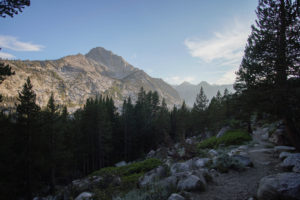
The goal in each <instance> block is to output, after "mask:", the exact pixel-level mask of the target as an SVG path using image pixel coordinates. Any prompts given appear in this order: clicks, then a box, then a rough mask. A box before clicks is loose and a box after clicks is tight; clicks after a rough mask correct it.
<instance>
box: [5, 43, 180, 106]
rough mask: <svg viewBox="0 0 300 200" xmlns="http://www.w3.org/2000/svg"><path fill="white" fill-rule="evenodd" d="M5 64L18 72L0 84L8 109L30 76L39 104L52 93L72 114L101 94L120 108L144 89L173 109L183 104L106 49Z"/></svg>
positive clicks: (167, 89)
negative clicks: (53, 58)
mask: <svg viewBox="0 0 300 200" xmlns="http://www.w3.org/2000/svg"><path fill="white" fill-rule="evenodd" d="M4 62H5V63H7V64H9V65H10V66H11V67H12V69H13V71H15V73H16V74H15V75H14V76H11V77H8V78H7V79H6V80H5V81H4V82H3V83H2V84H1V85H0V94H2V95H3V96H4V102H2V104H4V106H5V107H7V106H12V107H13V106H14V103H15V102H16V97H17V96H18V91H21V90H22V87H23V84H24V83H25V80H26V79H27V77H28V76H29V77H30V79H31V82H32V84H33V87H34V90H35V92H36V94H37V103H38V104H39V105H40V106H42V107H43V106H45V105H46V104H47V101H48V99H49V97H50V94H51V92H53V93H54V97H55V100H56V103H58V104H61V105H67V106H68V108H69V110H70V111H75V110H76V109H78V108H79V107H80V106H82V105H83V104H84V103H85V101H86V99H87V98H89V97H95V96H96V95H99V94H102V95H108V96H110V97H112V98H113V99H114V101H115V104H116V106H120V105H122V102H123V100H124V99H125V98H127V97H128V96H131V98H132V99H133V100H136V99H137V93H138V91H139V90H140V88H141V87H144V89H145V90H146V91H149V90H152V91H157V92H158V94H159V96H160V99H162V98H165V99H166V102H167V104H168V105H169V106H173V105H174V104H176V105H177V104H180V103H181V99H180V97H179V95H178V93H177V92H176V90H175V89H173V88H172V87H171V86H170V85H168V84H167V83H165V82H164V81H163V80H161V79H156V78H152V77H150V76H149V75H147V74H146V73H145V72H144V71H142V70H139V69H137V68H135V67H134V66H132V65H130V64H129V63H127V62H126V61H125V60H124V59H123V58H122V57H120V56H118V55H115V54H113V53H112V52H111V51H107V50H105V49H104V48H102V47H97V48H94V49H92V50H90V52H88V53H87V54H86V55H82V54H77V55H71V56H66V57H63V58H61V59H58V60H46V61H19V60H12V61H4Z"/></svg>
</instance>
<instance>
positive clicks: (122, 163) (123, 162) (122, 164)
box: [115, 160, 127, 167]
mask: <svg viewBox="0 0 300 200" xmlns="http://www.w3.org/2000/svg"><path fill="white" fill-rule="evenodd" d="M126 165H127V163H126V161H124V160H123V161H121V162H118V163H116V164H115V166H116V167H122V166H126Z"/></svg>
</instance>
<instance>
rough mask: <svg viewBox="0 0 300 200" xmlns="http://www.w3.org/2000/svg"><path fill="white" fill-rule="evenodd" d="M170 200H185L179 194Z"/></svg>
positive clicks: (169, 199)
mask: <svg viewBox="0 0 300 200" xmlns="http://www.w3.org/2000/svg"><path fill="white" fill-rule="evenodd" d="M168 200H185V198H184V197H183V196H181V195H179V194H176V193H173V194H171V196H170V197H169V198H168Z"/></svg>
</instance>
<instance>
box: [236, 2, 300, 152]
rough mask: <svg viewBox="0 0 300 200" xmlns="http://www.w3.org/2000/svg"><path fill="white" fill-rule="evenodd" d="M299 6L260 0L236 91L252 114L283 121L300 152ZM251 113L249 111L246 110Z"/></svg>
mask: <svg viewBox="0 0 300 200" xmlns="http://www.w3.org/2000/svg"><path fill="white" fill-rule="evenodd" d="M299 10H300V4H299V1H298V0H259V4H258V7H257V11H256V14H257V17H258V20H256V25H255V26H254V25H253V26H252V33H251V35H250V36H249V38H248V43H247V45H246V48H245V54H244V57H243V60H242V63H241V66H240V69H239V71H238V72H237V75H238V76H237V80H236V83H235V89H236V90H237V92H238V93H239V94H242V95H244V96H246V97H245V99H248V100H249V102H250V104H247V105H246V106H248V107H251V108H252V112H253V111H259V112H267V113H270V114H272V115H276V116H278V117H279V118H283V119H284V120H285V123H286V125H287V127H288V129H287V130H288V131H287V132H288V133H289V137H290V141H291V142H292V143H293V144H294V145H295V146H297V148H298V149H300V132H299V128H300V127H299V125H297V124H299V122H300V118H299V115H300V111H299V108H298V107H297V106H296V108H295V106H293V105H299V103H300V100H299V99H300V96H299V91H300V81H299V78H300V60H299V57H300V12H299ZM247 110H249V109H247Z"/></svg>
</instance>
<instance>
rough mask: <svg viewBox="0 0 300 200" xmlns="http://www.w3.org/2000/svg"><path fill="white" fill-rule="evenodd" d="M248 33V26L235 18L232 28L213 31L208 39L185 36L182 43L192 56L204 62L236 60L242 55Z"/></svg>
mask: <svg viewBox="0 0 300 200" xmlns="http://www.w3.org/2000/svg"><path fill="white" fill-rule="evenodd" d="M248 35H249V26H245V25H242V24H241V23H240V22H238V21H237V20H235V23H234V26H233V28H230V29H228V30H224V31H222V32H215V33H214V34H213V36H212V37H211V38H210V39H208V40H201V39H198V38H192V39H191V38H187V39H186V40H185V41H184V44H185V45H186V47H187V48H188V49H189V52H190V54H191V55H192V56H193V57H198V58H200V59H201V60H203V61H205V62H212V61H215V60H218V59H222V60H224V61H227V62H228V61H235V62H237V61H238V60H240V59H241V58H242V56H243V50H244V47H245V44H246V41H247V37H248Z"/></svg>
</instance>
